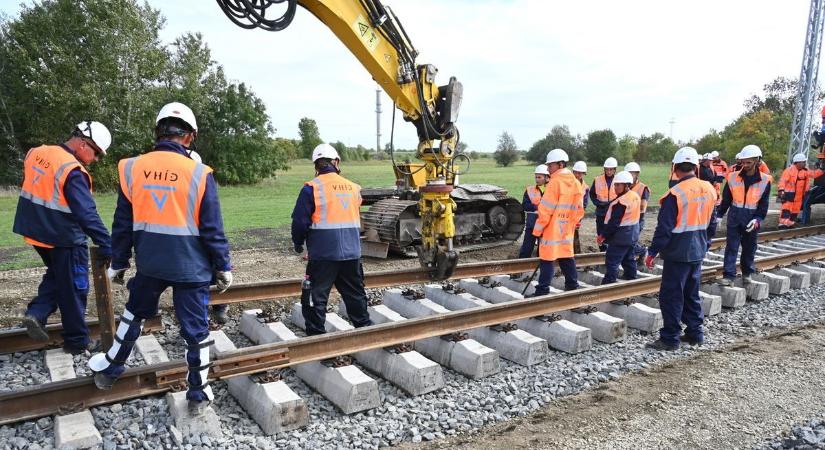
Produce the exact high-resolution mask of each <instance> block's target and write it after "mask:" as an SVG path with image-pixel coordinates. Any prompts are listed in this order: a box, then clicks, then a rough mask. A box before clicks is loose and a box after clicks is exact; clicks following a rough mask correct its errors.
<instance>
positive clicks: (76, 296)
mask: <svg viewBox="0 0 825 450" xmlns="http://www.w3.org/2000/svg"><path fill="white" fill-rule="evenodd" d="M111 143H112V135H111V134H110V133H109V130H108V129H107V128H106V127H105V126H104V125H103V124H102V123H100V122H93V121H84V122H80V123H79V124H78V125H77V127H75V129H74V131H73V132H72V135H71V137H69V139H68V140H67V141H66V142H64V143H63V144H61V145H42V146H40V147H36V148H33V149H31V150H29V152H28V153H27V154H26V159H25V161H23V170H24V176H23V186H22V188H21V189H20V198H19V199H18V201H17V213H16V214H15V216H14V227H13V230H14V232H15V233H17V234H19V235H22V236H23V237H24V240H25V241H26V243H28V244H30V245H32V246H33V247H34V250H35V251H37V254H38V255H40V258H41V259H42V260H43V264H44V265H45V266H46V274H45V275H43V280H42V281H41V282H40V286H39V287H38V289H37V296H36V297H35V298H34V299H32V301H31V302H29V305H28V307H27V308H26V315H25V317H24V318H23V324H22V326H23V327H25V328H26V332H27V334H28V335H29V337H31V338H32V339H35V340H38V341H48V340H49V335H48V333H46V329H45V328H44V326H45V324H46V320H47V319H48V317H49V316H50V315H51V314H52V313H54V312H55V311H56V310H57V309H60V317H61V321H62V322H63V350H64V351H66V352H67V353H71V354H73V355H77V354H80V353H82V352H85V351H86V350H87V349H89V350H91V349H92V348H93V347H94V346H95V344H96V343H95V342H91V341H90V340H89V329H88V327H87V326H86V319H85V314H86V296H87V295H88V293H89V249H88V247H87V238H86V236H89V237H91V238H92V241H93V242H94V243H95V244H96V245H97V246H98V247H100V254H101V256H103V257H104V258H107V259H108V258H110V257H111V255H112V241H111V238H110V237H109V231H108V230H107V229H106V227H105V226H104V225H103V221H102V220H100V215H99V214H98V213H97V207H96V206H95V201H94V199H93V198H92V176H91V175H89V172H87V171H86V167H85V166H89V165H91V164H92V163H94V162H95V161H97V160H98V159H99V158H100V157H101V156H103V155H105V154H106V150H107V149H108V148H109V145H110V144H111ZM107 264H108V263H107Z"/></svg>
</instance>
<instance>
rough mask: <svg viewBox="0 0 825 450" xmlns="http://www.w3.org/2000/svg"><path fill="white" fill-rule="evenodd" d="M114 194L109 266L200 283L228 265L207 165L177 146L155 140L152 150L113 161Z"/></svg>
mask: <svg viewBox="0 0 825 450" xmlns="http://www.w3.org/2000/svg"><path fill="white" fill-rule="evenodd" d="M118 173H119V175H120V192H119V196H118V205H117V209H116V210H115V221H114V224H113V225H112V237H113V241H114V255H113V258H112V267H113V268H115V269H120V268H124V267H128V264H129V262H128V261H129V256H130V253H131V247H132V245H134V248H135V264H136V266H137V270H138V272H140V273H141V274H143V275H147V276H150V277H154V278H159V279H162V280H167V281H172V282H191V283H202V282H208V281H210V280H211V279H212V274H213V272H215V271H226V270H230V269H231V265H230V263H229V245H228V243H227V240H226V236H225V234H224V232H223V219H222V218H221V213H220V203H219V202H218V197H217V190H216V188H215V182H214V179H213V178H212V169H211V168H210V167H209V166H207V165H205V164H201V163H198V162H195V161H193V160H192V159H190V158H189V157H188V153H187V151H186V149H185V148H183V146H181V145H180V144H177V143H175V142H170V141H161V142H158V143H157V144H156V146H155V149H154V151H151V152H149V153H146V154H144V155H141V156H137V157H134V158H128V159H122V160H120V162H119V163H118Z"/></svg>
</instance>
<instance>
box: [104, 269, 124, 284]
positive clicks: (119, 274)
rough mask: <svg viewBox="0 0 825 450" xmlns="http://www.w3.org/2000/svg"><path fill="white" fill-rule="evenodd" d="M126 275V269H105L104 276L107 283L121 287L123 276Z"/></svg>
mask: <svg viewBox="0 0 825 450" xmlns="http://www.w3.org/2000/svg"><path fill="white" fill-rule="evenodd" d="M124 275H126V269H112V268H111V267H108V268H107V269H106V276H107V277H109V281H111V282H112V283H116V284H119V285H121V286H123V284H124V281H123V276H124Z"/></svg>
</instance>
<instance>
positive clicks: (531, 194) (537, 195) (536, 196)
mask: <svg viewBox="0 0 825 450" xmlns="http://www.w3.org/2000/svg"><path fill="white" fill-rule="evenodd" d="M524 191H525V192H527V198H529V199H530V203H532V204H533V206H539V202H540V201H541V196H542V195H544V192H542V191H541V190H540V189H539V188H538V186H536V185H535V184H534V185H531V186H527V187H526V188H524Z"/></svg>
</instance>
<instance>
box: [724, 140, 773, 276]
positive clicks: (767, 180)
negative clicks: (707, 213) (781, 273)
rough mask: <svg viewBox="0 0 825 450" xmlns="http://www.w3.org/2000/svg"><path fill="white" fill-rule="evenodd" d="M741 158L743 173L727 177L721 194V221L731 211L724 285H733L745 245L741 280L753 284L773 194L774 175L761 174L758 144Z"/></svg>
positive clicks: (746, 151) (741, 261) (728, 221)
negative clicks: (761, 234)
mask: <svg viewBox="0 0 825 450" xmlns="http://www.w3.org/2000/svg"><path fill="white" fill-rule="evenodd" d="M739 156H740V158H741V159H742V170H740V171H737V172H733V173H730V174H728V177H727V184H725V189H724V190H723V191H722V203H721V204H720V205H719V209H718V214H719V217H720V218H722V217H724V216H725V213H727V212H728V209H730V214H728V220H727V235H726V245H725V262H724V264H725V270H724V278H722V279H721V280H720V281H719V284H721V285H723V286H731V285H733V280H734V279H735V278H736V256H737V254H738V252H739V246H740V244H741V246H742V256H741V259H740V267H741V269H742V280H743V282H744V283H748V282H750V275H751V274H752V273H754V272H756V266H755V265H754V263H753V261H754V257H755V256H756V241H757V236H758V235H759V229H760V228H761V227H762V222H763V221H764V220H765V216H766V215H767V214H768V203H769V197H770V194H771V176H770V175H767V174H764V173H762V172H760V171H759V169H758V168H757V167H758V164H759V159H760V158H761V157H762V150H761V149H760V148H759V147H757V146H756V145H746V146H745V147H744V148H743V149H742V151H741V152H739Z"/></svg>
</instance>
